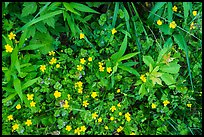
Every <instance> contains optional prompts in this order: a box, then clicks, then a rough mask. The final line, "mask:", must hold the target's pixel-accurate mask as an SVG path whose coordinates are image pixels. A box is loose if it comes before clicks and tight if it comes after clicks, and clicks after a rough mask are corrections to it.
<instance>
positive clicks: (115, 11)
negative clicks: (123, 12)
mask: <svg viewBox="0 0 204 137" xmlns="http://www.w3.org/2000/svg"><path fill="white" fill-rule="evenodd" d="M118 10H119V2H116V3H115V9H114V12H113V13H114V15H113V21H112V27H113V28H114V27H115V23H116V20H117V17H118Z"/></svg>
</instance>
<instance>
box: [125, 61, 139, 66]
mask: <svg viewBox="0 0 204 137" xmlns="http://www.w3.org/2000/svg"><path fill="white" fill-rule="evenodd" d="M137 64H138V62H125V63H123V65H124V66H130V67H131V66H134V65H137Z"/></svg>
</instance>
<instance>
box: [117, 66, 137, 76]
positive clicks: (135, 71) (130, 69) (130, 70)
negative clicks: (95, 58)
mask: <svg viewBox="0 0 204 137" xmlns="http://www.w3.org/2000/svg"><path fill="white" fill-rule="evenodd" d="M118 67H119V68H121V69H123V70H125V71H128V72H130V73H132V74H134V75H136V76H138V77H140V74H139V73H138V72H137V70H136V69H133V68H131V67H128V66H124V65H118Z"/></svg>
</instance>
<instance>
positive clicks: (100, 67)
mask: <svg viewBox="0 0 204 137" xmlns="http://www.w3.org/2000/svg"><path fill="white" fill-rule="evenodd" d="M98 65H99V71H101V72H103V71H104V69H105V67H103V63H102V62H98Z"/></svg>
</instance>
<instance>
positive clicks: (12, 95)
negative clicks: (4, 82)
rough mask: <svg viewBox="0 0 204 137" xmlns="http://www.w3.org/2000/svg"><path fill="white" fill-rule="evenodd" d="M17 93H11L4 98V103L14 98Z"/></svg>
mask: <svg viewBox="0 0 204 137" xmlns="http://www.w3.org/2000/svg"><path fill="white" fill-rule="evenodd" d="M16 95H17V93H13V94H11V95H9V96H8V97H7V98H4V99H2V103H3V104H4V103H6V102H8V101H9V100H11V99H12V98H14V97H15V96H16Z"/></svg>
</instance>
